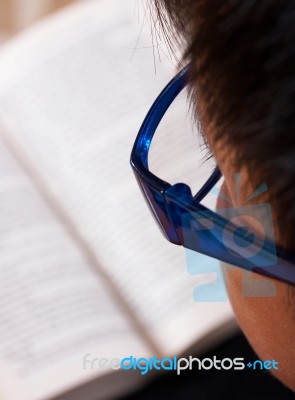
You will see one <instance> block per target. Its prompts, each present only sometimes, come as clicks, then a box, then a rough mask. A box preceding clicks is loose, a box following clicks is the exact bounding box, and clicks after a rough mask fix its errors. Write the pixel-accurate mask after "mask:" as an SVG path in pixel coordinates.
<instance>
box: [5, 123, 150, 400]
mask: <svg viewBox="0 0 295 400" xmlns="http://www.w3.org/2000/svg"><path fill="white" fill-rule="evenodd" d="M0 131H1V132H2V127H1V126H0ZM0 247H1V251H0V304H1V306H0V321H1V324H0V377H1V378H0V398H1V399H4V400H19V399H20V398H21V399H22V400H34V399H36V400H37V399H38V400H39V399H44V398H49V397H51V396H53V395H57V394H59V393H61V392H64V391H67V390H69V389H70V388H73V387H74V386H76V385H79V384H82V383H85V382H88V381H90V380H92V379H94V378H98V377H99V376H103V375H105V374H106V373H107V372H109V371H107V370H105V369H98V368H91V360H92V359H93V358H94V357H99V358H104V357H107V358H109V359H112V358H120V357H126V356H128V355H129V354H130V353H132V354H133V353H134V354H138V355H139V356H141V355H142V354H151V352H152V350H151V349H149V348H148V347H147V346H146V345H145V343H144V342H143V341H142V340H141V339H140V337H139V334H138V329H137V327H135V326H134V325H133V323H132V321H131V320H128V318H127V317H126V312H125V311H126V310H124V307H123V305H122V304H119V302H118V297H117V296H116V293H114V292H112V291H111V290H110V289H109V288H108V287H107V285H106V283H105V282H104V280H103V279H101V278H100V279H98V276H97V273H96V265H95V263H94V262H93V260H91V257H89V256H88V255H85V254H83V253H82V252H81V250H80V249H79V248H77V245H76V243H75V242H74V240H73V239H72V238H71V237H70V235H69V234H68V232H67V231H66V230H65V229H64V227H63V226H62V225H61V223H60V221H58V219H57V218H56V215H55V214H54V213H53V212H52V210H51V208H50V207H49V206H48V205H47V204H46V203H45V202H44V198H43V197H42V196H41V195H40V193H39V192H38V191H37V190H36V188H35V187H34V185H33V184H32V182H31V180H30V178H29V177H28V176H27V175H26V173H25V172H24V171H22V170H21V169H20V165H19V163H18V162H17V161H16V160H15V159H14V157H13V156H12V155H11V153H10V152H9V150H8V149H7V148H6V146H5V145H4V144H3V143H2V142H1V141H0ZM87 360H88V361H87ZM127 375H128V374H127ZM127 378H128V376H126V380H128V379H127ZM85 398H86V397H85ZM97 398H101V397H100V396H99V393H98V395H97ZM103 398H105V397H103Z"/></svg>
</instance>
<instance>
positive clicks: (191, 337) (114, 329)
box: [0, 0, 235, 400]
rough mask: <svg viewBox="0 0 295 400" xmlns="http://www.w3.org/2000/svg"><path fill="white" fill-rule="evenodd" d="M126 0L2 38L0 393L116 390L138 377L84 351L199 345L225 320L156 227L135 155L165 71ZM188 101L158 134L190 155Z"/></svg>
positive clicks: (166, 351)
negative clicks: (133, 164)
mask: <svg viewBox="0 0 295 400" xmlns="http://www.w3.org/2000/svg"><path fill="white" fill-rule="evenodd" d="M134 3H135V4H136V2H135V1H133V0H124V1H119V0H105V1H104V0H97V1H96V0H88V1H83V2H79V3H77V4H76V5H74V6H71V7H69V8H67V9H66V10H64V11H63V12H61V13H58V14H57V15H54V16H52V17H50V18H48V19H46V20H44V21H42V22H41V23H39V24H37V25H36V26H34V27H33V28H31V29H30V30H29V31H27V32H24V33H22V34H21V35H20V36H19V37H17V38H16V39H13V40H12V41H10V42H9V43H8V44H7V45H5V47H3V48H2V49H0V50H1V51H0V174H1V179H0V205H1V207H0V210H1V211H0V236H1V240H0V246H1V252H0V298H1V299H0V321H1V323H0V399H1V400H19V399H22V400H44V399H51V398H56V399H57V398H58V399H64V400H65V399H71V400H73V399H84V400H90V399H105V398H117V396H119V395H122V394H124V393H126V391H130V390H131V389H133V388H135V387H136V385H137V384H139V383H143V382H146V381H147V379H148V377H147V376H145V377H144V378H141V376H140V374H139V373H138V371H135V372H134V371H133V372H129V373H128V372H127V371H123V370H118V371H113V370H110V369H104V368H100V369H98V368H89V364H87V365H85V356H86V355H88V356H87V357H90V358H108V359H113V358H119V359H121V358H124V357H129V356H130V355H133V356H134V357H151V356H153V355H156V356H158V357H163V356H169V355H170V356H172V355H178V354H182V353H183V352H185V351H186V350H187V349H188V348H189V347H191V346H193V345H194V346H195V349H196V351H197V352H198V351H199V352H201V351H203V350H204V349H205V348H206V347H208V346H210V345H212V344H213V343H216V341H218V340H221V339H223V338H224V336H225V335H227V334H228V333H229V332H231V331H232V329H234V326H235V325H234V322H233V316H232V312H231V309H230V307H229V304H228V303H197V302H194V301H193V296H192V292H193V290H194V288H195V287H196V286H197V285H198V282H200V278H201V277H199V276H190V275H189V274H188V272H187V270H186V258H185V251H184V249H183V248H181V247H178V246H173V245H171V244H169V243H168V242H166V241H165V239H164V238H163V237H162V236H161V234H160V233H159V232H158V228H157V226H156V225H155V223H154V221H153V219H152V218H151V216H150V215H149V210H148V209H147V207H146V205H145V203H144V200H143V198H142V195H141V193H140V191H139V189H138V187H137V184H136V181H135V179H134V177H133V174H132V171H131V168H130V165H129V155H130V152H131V148H132V145H133V142H134V140H135V137H136V133H137V131H138V128H139V126H140V123H141V121H142V120H143V118H144V116H145V114H146V112H147V111H148V108H149V106H150V105H151V104H152V102H153V100H154V98H155V96H157V94H158V93H159V91H160V90H161V89H162V87H163V86H164V85H165V84H166V83H167V82H168V81H169V80H170V78H171V77H172V76H173V75H174V73H175V66H174V65H173V63H172V62H171V60H169V57H168V56H167V57H166V56H165V54H164V53H165V51H164V52H163V54H162V56H161V58H162V61H161V63H160V62H159V57H158V56H157V55H156V56H155V57H154V55H153V51H152V50H153V47H152V42H153V40H154V38H152V37H151V35H150V28H148V26H146V27H144V26H143V24H142V22H143V21H144V20H145V19H146V13H148V11H147V10H144V9H143V11H140V12H141V15H140V16H139V17H138V16H137V13H138V12H139V10H140V9H137V8H135V11H134ZM146 25H148V24H146ZM135 46H137V48H138V49H137V50H136V51H133V50H132V47H135ZM133 53H134V54H133ZM154 63H155V65H154ZM155 66H156V73H155ZM182 112H183V110H182V109H181V108H180V109H179V111H177V110H176V111H175V112H174V114H173V116H172V119H171V121H170V131H169V132H168V133H169V135H170V134H171V135H173V132H174V136H173V137H174V140H175V142H174V143H173V147H174V148H175V149H177V151H178V150H179V151H180V150H181V151H183V152H184V153H185V151H186V148H185V146H187V147H190V144H187V143H188V142H187V141H186V140H184V138H183V137H181V136H180V135H179V131H180V130H181V126H177V123H178V118H179V117H180V114H181V113H182ZM165 129H166V131H167V130H169V127H168V126H167V127H166V128H165ZM175 132H176V134H175ZM169 135H168V136H167V137H170V136H169ZM171 137H172V136H171ZM190 137H191V139H193V135H191V136H190ZM177 140H178V142H177ZM168 141H169V140H168ZM169 143H170V141H169ZM171 143H172V140H171ZM167 146H168V143H167ZM168 147H169V146H168ZM163 150H164V149H162V151H163ZM163 152H164V151H163ZM157 159H159V160H161V157H160V156H159V157H155V162H156V160H157ZM160 164H161V163H160ZM159 167H160V168H164V167H165V166H163V165H160V166H159ZM178 170H179V171H180V172H181V171H182V168H180V166H178V168H177V171H178ZM188 178H189V177H188ZM190 178H191V180H192V181H193V180H194V179H195V178H196V171H191V177H190ZM177 179H178V177H177ZM212 262H214V261H213V260H212ZM139 378H141V379H139Z"/></svg>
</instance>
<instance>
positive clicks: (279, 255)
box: [130, 65, 295, 285]
mask: <svg viewBox="0 0 295 400" xmlns="http://www.w3.org/2000/svg"><path fill="white" fill-rule="evenodd" d="M189 68H190V66H189V65H188V66H186V67H184V68H183V69H182V70H181V71H180V72H179V73H178V74H177V75H176V76H175V77H174V78H173V79H172V80H171V81H170V82H169V83H168V84H167V85H166V87H165V88H164V89H163V90H162V92H161V93H160V95H159V96H158V97H157V99H156V100H155V102H154V103H153V105H152V107H151V108H150V110H149V112H148V114H147V115H146V117H145V119H144V121H143V123H142V125H141V128H140V130H139V132H138V135H137V137H136V140H135V143H134V146H133V149H132V152H131V157H130V164H131V167H132V170H133V172H134V175H135V177H136V180H137V182H138V185H139V187H140V189H141V192H142V194H143V196H144V198H145V200H146V202H147V204H148V206H149V209H150V211H151V212H152V215H153V216H154V218H155V220H156V222H157V224H158V226H159V228H160V230H161V232H162V233H163V234H164V236H165V237H166V239H167V240H168V241H170V242H171V243H173V244H177V245H182V246H183V247H185V248H188V249H190V250H194V251H197V252H199V253H203V254H205V255H207V256H209V257H213V258H215V259H217V260H220V261H223V262H226V263H229V264H231V265H234V266H236V267H239V268H242V269H245V270H250V271H253V272H256V273H258V274H260V275H263V276H267V277H270V278H274V279H276V280H279V281H282V282H285V283H289V284H291V285H295V265H294V261H295V259H294V257H293V255H291V254H290V253H288V252H286V251H285V250H284V249H282V248H279V246H277V245H276V244H275V243H274V242H271V241H269V240H268V239H265V240H264V241H263V249H262V250H263V251H262V253H261V255H260V257H261V261H262V264H263V263H264V265H255V264H253V263H252V262H251V261H250V260H249V259H248V258H242V257H239V256H238V254H233V253H232V251H229V248H227V247H226V245H225V243H222V241H220V240H218V238H217V237H216V233H215V235H214V232H213V233H212V231H211V230H209V229H206V227H205V226H203V227H202V228H203V232H202V233H201V234H200V233H199V237H196V238H195V239H196V240H193V243H189V241H187V239H186V240H185V236H186V238H187V237H188V236H187V235H185V233H186V232H188V230H187V227H186V228H184V226H183V216H184V215H185V214H186V213H190V214H191V215H194V214H195V213H197V215H201V216H202V215H206V217H207V218H208V217H209V218H212V221H213V222H214V225H215V226H216V227H218V228H219V230H220V229H221V230H224V229H227V230H228V233H229V234H233V233H235V235H238V236H239V232H238V231H237V229H238V228H239V226H238V225H235V224H234V223H232V222H231V221H229V220H227V219H226V218H224V217H223V216H221V215H220V214H217V213H216V212H214V211H212V210H209V209H208V208H206V207H205V206H204V205H202V204H201V203H200V202H201V201H202V200H203V199H204V198H205V197H206V195H207V194H208V193H209V192H210V191H211V189H212V188H213V187H214V186H215V185H216V183H217V182H218V181H219V179H220V178H221V176H222V174H221V172H220V170H219V168H218V167H216V168H215V170H214V171H213V173H212V174H211V176H210V177H209V179H208V180H207V181H206V182H205V184H204V185H203V186H202V187H201V189H200V190H199V191H198V192H197V194H196V195H195V196H193V195H192V193H191V189H190V188H189V186H188V185H186V184H184V183H177V184H174V185H170V184H169V183H168V182H165V181H164V180H162V179H160V178H159V177H157V176H156V175H154V174H153V173H152V172H151V171H150V170H149V167H148V153H149V150H150V146H151V142H152V139H153V136H154V134H155V132H156V130H157V127H158V125H159V123H160V122H161V120H162V118H163V116H164V115H165V113H166V111H167V110H168V109H169V107H170V105H171V104H172V103H173V101H174V100H175V99H176V97H177V96H178V94H179V93H180V92H181V91H182V90H183V89H184V88H185V87H186V85H187V83H188V74H189ZM200 235H201V236H200ZM239 239H240V240H241V242H242V243H243V244H244V245H247V244H249V245H250V244H253V243H254V245H255V244H256V245H257V246H261V243H262V240H261V238H260V239H259V240H257V236H255V239H256V241H257V243H255V241H254V242H253V241H251V243H250V240H251V239H250V238H249V237H248V236H245V235H243V236H242V235H241V236H240V238H239ZM196 242H197V244H196ZM217 242H218V243H217ZM195 247H198V249H196V248H195ZM274 251H275V256H276V259H277V260H278V261H277V262H276V263H275V264H274V263H273V258H274ZM268 263H269V264H268Z"/></svg>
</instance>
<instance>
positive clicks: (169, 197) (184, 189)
mask: <svg viewBox="0 0 295 400" xmlns="http://www.w3.org/2000/svg"><path fill="white" fill-rule="evenodd" d="M193 201H194V198H193V195H192V192H191V189H190V187H189V186H188V185H186V184H184V183H177V184H175V185H173V186H171V187H170V188H169V189H167V190H166V191H165V202H166V205H167V208H168V212H169V215H170V219H171V220H172V221H173V224H174V228H175V230H176V232H177V236H178V238H179V241H180V243H181V244H182V245H183V229H182V218H183V214H184V213H188V212H189V208H187V209H186V207H185V206H188V207H189V205H191V204H192V203H193Z"/></svg>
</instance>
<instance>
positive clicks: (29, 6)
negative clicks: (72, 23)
mask: <svg viewBox="0 0 295 400" xmlns="http://www.w3.org/2000/svg"><path fill="white" fill-rule="evenodd" d="M75 1H76V0H0V43H3V42H4V41H5V40H7V39H8V38H10V37H11V36H13V35H14V34H16V33H17V32H19V31H20V30H22V29H24V28H26V27H27V26H28V25H30V24H31V23H32V22H34V21H36V20H38V19H40V18H42V17H43V16H45V15H47V14H49V13H52V12H54V11H56V10H58V9H60V8H62V7H64V6H66V5H67V4H70V3H73V2H75Z"/></svg>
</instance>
